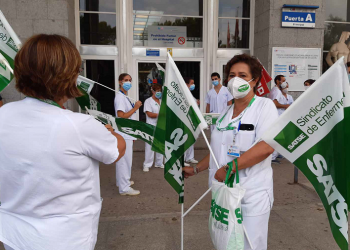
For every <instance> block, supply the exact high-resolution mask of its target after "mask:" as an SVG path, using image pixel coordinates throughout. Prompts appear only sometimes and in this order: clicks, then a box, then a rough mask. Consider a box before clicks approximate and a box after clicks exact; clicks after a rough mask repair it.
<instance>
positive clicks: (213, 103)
mask: <svg viewBox="0 0 350 250" xmlns="http://www.w3.org/2000/svg"><path fill="white" fill-rule="evenodd" d="M211 82H212V84H213V88H212V89H211V90H209V91H208V93H207V96H206V98H205V103H206V104H207V106H206V108H205V112H206V113H221V112H222V111H224V110H225V109H226V108H227V106H230V105H231V104H232V99H233V96H232V95H231V93H230V91H228V89H227V88H226V87H225V86H223V85H222V84H221V79H220V75H219V73H217V72H214V73H212V74H211ZM214 128H215V125H211V131H213V129H214Z"/></svg>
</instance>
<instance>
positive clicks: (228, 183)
mask: <svg viewBox="0 0 350 250" xmlns="http://www.w3.org/2000/svg"><path fill="white" fill-rule="evenodd" d="M233 161H234V162H235V165H236V173H234V174H232V176H231V177H230V178H229V179H228V181H227V184H226V181H225V184H226V185H227V186H228V187H231V188H232V187H233V183H234V180H235V177H236V184H239V173H238V162H237V158H235V159H234V160H233ZM227 165H229V167H230V168H229V171H227V173H231V171H232V168H233V162H232V161H231V162H230V163H228V164H227ZM226 178H227V175H226Z"/></svg>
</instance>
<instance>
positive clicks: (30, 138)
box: [0, 35, 125, 250]
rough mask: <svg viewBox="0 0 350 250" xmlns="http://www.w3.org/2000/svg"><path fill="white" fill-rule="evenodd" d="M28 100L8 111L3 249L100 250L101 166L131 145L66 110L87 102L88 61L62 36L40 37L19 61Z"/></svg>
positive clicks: (2, 154) (1, 139)
mask: <svg viewBox="0 0 350 250" xmlns="http://www.w3.org/2000/svg"><path fill="white" fill-rule="evenodd" d="M14 64H15V67H14V68H15V70H14V75H15V78H16V88H17V90H18V91H19V92H21V93H22V94H23V95H25V96H27V97H26V98H25V99H24V100H21V101H17V102H11V103H8V104H6V105H5V106H4V107H2V108H1V109H0V199H1V200H0V225H1V230H0V241H1V242H3V243H4V244H5V249H6V250H12V249H14V250H24V249H25V250H37V249H57V250H87V249H89V250H92V249H94V247H95V244H96V240H97V231H98V222H99V217H100V211H101V205H102V201H101V196H100V178H99V162H103V163H105V164H112V163H115V162H116V161H118V160H119V159H120V158H121V157H122V156H123V155H124V152H125V141H124V139H123V138H122V137H121V136H120V135H118V134H116V133H114V132H108V130H107V129H106V128H105V127H104V126H103V125H102V124H101V123H100V122H98V121H96V120H95V119H94V118H92V117H91V116H88V115H84V114H78V113H73V112H71V111H70V110H66V109H63V104H64V103H65V102H66V101H67V100H68V99H72V98H75V97H79V96H81V93H80V91H79V89H78V88H77V84H76V82H77V78H78V74H79V68H80V66H81V58H80V55H79V52H78V51H77V49H76V47H75V45H74V44H73V43H72V42H71V41H70V40H68V39H67V38H65V37H62V36H59V35H36V36H33V37H31V38H29V39H28V40H27V42H26V43H25V44H24V45H23V47H22V48H21V49H20V50H19V52H18V53H17V55H16V58H15V63H14Z"/></svg>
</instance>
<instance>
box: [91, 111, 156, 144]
mask: <svg viewBox="0 0 350 250" xmlns="http://www.w3.org/2000/svg"><path fill="white" fill-rule="evenodd" d="M87 112H88V113H89V115H91V116H93V117H94V118H95V119H97V120H99V121H100V122H102V123H104V124H109V125H111V126H112V127H113V128H114V129H115V130H117V131H120V132H123V133H125V134H127V135H130V136H132V137H135V138H136V139H140V140H142V141H144V142H146V143H148V144H149V145H152V142H153V133H154V129H155V127H154V126H153V125H151V124H147V123H145V122H140V121H135V120H130V119H123V118H116V117H114V116H112V115H109V114H106V113H103V112H100V111H96V110H90V109H87Z"/></svg>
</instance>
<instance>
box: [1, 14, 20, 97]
mask: <svg viewBox="0 0 350 250" xmlns="http://www.w3.org/2000/svg"><path fill="white" fill-rule="evenodd" d="M21 45H22V44H21V41H20V40H19V38H18V37H17V35H16V33H15V32H14V31H13V29H12V28H11V26H10V24H9V23H8V22H7V20H6V18H5V16H4V14H3V13H2V12H1V11H0V92H1V91H3V90H4V89H5V87H7V86H8V85H9V84H10V83H11V81H12V80H13V78H14V75H13V69H14V61H15V56H16V54H17V52H18V50H19V48H20V46H21Z"/></svg>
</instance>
